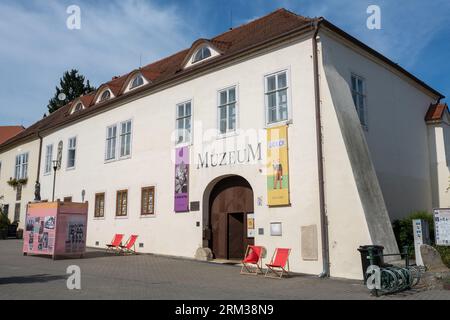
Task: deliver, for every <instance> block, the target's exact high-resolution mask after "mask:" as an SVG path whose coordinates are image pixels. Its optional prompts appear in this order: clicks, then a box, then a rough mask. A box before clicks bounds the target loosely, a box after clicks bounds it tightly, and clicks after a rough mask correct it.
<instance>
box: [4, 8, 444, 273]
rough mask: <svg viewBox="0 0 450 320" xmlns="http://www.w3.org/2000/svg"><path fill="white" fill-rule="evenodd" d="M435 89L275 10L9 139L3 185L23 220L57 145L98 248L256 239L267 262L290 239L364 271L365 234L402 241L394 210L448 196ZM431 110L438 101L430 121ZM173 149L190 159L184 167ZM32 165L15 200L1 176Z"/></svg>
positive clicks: (323, 264)
mask: <svg viewBox="0 0 450 320" xmlns="http://www.w3.org/2000/svg"><path fill="white" fill-rule="evenodd" d="M441 98H443V96H442V95H441V94H440V93H439V92H437V91H436V90H434V89H432V88H431V87H429V86H428V85H426V84H425V83H423V82H422V81H420V80H419V79H417V78H415V77H414V76H413V75H411V74H410V73H408V72H407V71H406V70H404V69H402V68H401V67H399V66H398V65H397V64H395V63H393V62H391V61H390V60H388V59H387V58H385V57H384V56H382V55H381V54H379V53H377V52H375V51H374V50H372V49H370V48H368V47H367V46H365V45H364V44H362V43H361V42H359V41H358V40H356V39H354V38H353V37H351V36H350V35H348V34H346V33H345V32H343V31H342V30H340V29H338V28H337V27H336V26H334V25H332V24H331V23H330V22H328V21H327V20H325V19H323V18H319V19H309V18H305V17H301V16H298V15H295V14H293V13H291V12H288V11H286V10H283V9H282V10H277V11H275V12H273V13H271V14H269V15H267V16H265V17H263V18H260V19H257V20H255V21H253V22H250V23H248V24H246V25H243V26H241V27H238V28H235V29H233V30H231V31H228V32H225V33H223V34H221V35H219V36H217V37H214V38H212V39H200V40H197V41H195V42H194V43H193V44H192V46H191V48H189V49H186V50H183V51H181V52H178V53H176V54H174V55H172V56H170V57H168V58H165V59H163V60H160V61H157V62H155V63H152V64H150V65H148V66H145V67H143V68H141V69H139V70H134V71H132V72H131V73H129V74H126V75H124V76H121V77H116V78H113V80H112V81H110V82H108V83H105V84H103V85H102V86H100V87H99V89H98V90H97V91H96V92H95V93H94V94H91V95H87V96H84V97H81V98H79V99H77V100H76V101H73V102H71V103H70V104H69V105H67V106H65V107H63V108H61V109H60V110H58V111H57V112H55V113H53V114H51V115H50V116H48V117H47V118H45V119H43V120H41V121H39V122H37V123H36V124H35V125H33V126H31V127H30V128H28V129H27V130H25V131H24V132H23V133H22V134H19V135H18V136H17V137H16V138H13V139H10V140H9V141H7V142H5V143H3V144H2V145H0V162H1V163H2V167H1V168H2V169H1V172H0V195H1V194H4V195H5V198H4V200H3V202H4V203H6V204H9V207H10V208H12V207H14V206H15V204H16V203H21V207H20V210H21V211H20V212H21V213H20V219H19V221H20V225H22V226H23V224H24V219H25V211H24V207H25V203H26V202H28V201H33V199H34V186H33V184H34V181H35V180H37V179H38V180H39V181H40V184H41V197H42V199H43V200H48V201H51V200H52V197H53V195H52V192H53V179H54V172H53V168H52V167H53V163H52V161H53V160H57V159H58V154H60V157H61V158H60V159H61V168H60V169H59V170H57V171H56V180H55V199H61V200H63V199H64V198H66V200H69V199H68V198H70V199H71V200H72V201H76V202H79V201H89V222H88V245H90V246H97V247H104V246H105V244H106V243H109V242H110V241H111V238H112V237H113V235H114V234H115V233H124V234H126V235H130V234H137V235H139V238H138V243H139V248H138V251H140V252H150V253H156V254H164V255H173V256H182V257H190V258H193V257H194V256H195V253H196V251H197V250H198V249H199V248H208V247H209V248H210V249H211V250H212V252H213V254H214V257H215V258H221V259H235V258H239V257H241V256H242V254H243V250H244V248H245V247H246V245H247V244H252V243H255V244H258V245H263V246H265V247H266V249H267V252H268V254H267V257H266V260H265V262H268V259H269V258H270V256H271V254H272V252H273V251H274V249H275V248H276V247H289V248H291V249H292V253H291V257H290V267H291V270H292V271H295V272H301V273H307V274H321V273H324V274H330V275H331V276H334V277H345V278H362V273H361V263H360V257H359V253H358V251H357V248H358V247H359V246H360V245H365V244H381V245H383V246H385V248H386V250H385V251H386V252H397V251H398V248H397V244H396V242H395V239H394V235H393V232H392V228H391V220H392V219H395V218H399V217H401V216H404V215H407V214H408V213H410V212H411V211H414V210H429V211H430V210H431V209H432V208H434V207H447V206H449V204H450V198H449V194H448V193H447V187H448V177H449V170H448V159H449V157H448V148H449V144H448V140H449V139H450V135H449V127H448V126H449V121H448V111H447V107H446V106H443V105H442V104H439V102H440V99H441ZM355 106H356V108H355ZM429 108H430V110H431V109H433V110H434V109H436V108H440V109H442V110H443V111H442V112H441V113H440V117H438V116H436V117H435V118H433V117H431V116H428V118H427V121H425V116H426V114H427V111H428V109H429ZM430 112H433V111H428V113H430ZM175 129H186V130H175ZM285 133H287V136H285ZM268 142H269V143H268ZM58 149H60V150H61V152H60V153H59V152H58ZM175 151H177V152H175ZM182 152H184V154H182ZM176 153H177V154H178V156H176V155H175V154H176ZM21 154H27V164H26V165H25V164H24V162H23V161H22V162H21V160H20V155H21ZM176 158H179V159H180V160H179V161H181V158H183V159H184V160H185V162H186V158H187V159H188V160H189V167H188V168H187V169H186V168H185V167H182V166H181V167H180V166H177V171H176V170H175V161H176ZM17 159H19V160H17ZM177 163H178V162H177ZM15 168H19V169H17V170H18V172H19V173H17V170H16V171H15ZM24 168H26V169H24ZM23 170H26V172H27V175H28V183H27V185H26V186H25V187H23V190H22V200H21V202H20V201H19V200H16V192H15V191H14V189H13V188H12V187H10V186H9V185H8V184H7V183H6V182H7V180H9V179H10V177H14V176H16V177H18V178H20V177H23V174H22V173H21V172H23ZM15 172H16V173H15ZM185 178H188V182H187V183H186V185H183V181H184V179H185ZM175 180H177V182H175ZM175 189H177V190H178V191H180V194H177V195H176V197H177V200H175V194H174V193H175ZM175 202H177V204H175ZM271 204H273V205H271ZM176 206H177V207H178V210H177V211H183V212H175V207H176ZM181 207H185V209H186V210H181V209H180V208H181ZM13 215H14V213H13V212H12V210H9V216H10V218H12V217H13ZM253 219H254V220H253ZM252 222H253V223H252Z"/></svg>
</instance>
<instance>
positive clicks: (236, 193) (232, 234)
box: [209, 176, 254, 259]
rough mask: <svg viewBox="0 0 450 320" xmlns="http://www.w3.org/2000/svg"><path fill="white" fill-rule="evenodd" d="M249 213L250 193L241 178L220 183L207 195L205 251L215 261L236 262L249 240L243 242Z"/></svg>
mask: <svg viewBox="0 0 450 320" xmlns="http://www.w3.org/2000/svg"><path fill="white" fill-rule="evenodd" d="M251 212H253V190H252V188H251V186H250V185H249V183H248V182H247V181H246V180H245V179H244V178H242V177H239V176H232V177H229V178H225V179H223V180H221V181H220V182H219V183H217V184H216V186H215V187H214V188H213V190H212V191H211V196H210V211H209V213H210V220H209V221H210V228H211V239H210V241H209V247H210V248H211V250H212V251H213V254H214V257H215V258H216V259H240V258H242V257H243V255H244V253H245V249H246V247H247V245H248V244H253V242H254V241H253V238H247V213H251Z"/></svg>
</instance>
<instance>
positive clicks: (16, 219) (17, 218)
mask: <svg viewBox="0 0 450 320" xmlns="http://www.w3.org/2000/svg"><path fill="white" fill-rule="evenodd" d="M19 221H20V202H19V203H16V206H15V207H14V222H19Z"/></svg>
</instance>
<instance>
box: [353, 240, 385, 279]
mask: <svg viewBox="0 0 450 320" xmlns="http://www.w3.org/2000/svg"><path fill="white" fill-rule="evenodd" d="M383 250H384V247H383V246H376V245H367V246H359V248H358V251H359V252H360V254H361V266H362V272H363V277H364V284H366V282H367V275H366V270H367V268H368V267H369V266H370V265H371V263H370V260H369V251H372V256H373V262H372V264H373V265H376V266H379V267H381V266H383V265H384V259H383V256H382V254H383Z"/></svg>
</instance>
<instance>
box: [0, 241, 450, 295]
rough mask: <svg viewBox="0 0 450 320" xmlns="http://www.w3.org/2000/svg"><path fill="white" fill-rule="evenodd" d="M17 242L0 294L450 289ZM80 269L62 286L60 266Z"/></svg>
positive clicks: (5, 253)
mask: <svg viewBox="0 0 450 320" xmlns="http://www.w3.org/2000/svg"><path fill="white" fill-rule="evenodd" d="M21 244H22V242H21V241H18V240H3V241H0V300H3V299H214V300H217V299H282V300H289V299H450V291H443V290H433V291H419V292H417V291H410V292H407V293H403V294H401V295H395V296H389V297H383V298H375V297H372V296H370V294H369V292H368V290H367V289H366V288H365V287H364V285H363V284H362V282H360V281H350V280H341V279H324V280H321V279H318V278H317V277H312V276H301V275H297V276H294V277H292V278H289V279H283V280H276V279H265V278H263V277H259V276H258V277H255V276H241V275H239V268H238V267H237V266H231V265H223V264H213V263H207V262H198V261H191V260H183V259H174V258H168V257H161V256H155V255H135V256H115V255H107V254H105V253H104V252H103V251H99V250H93V249H90V250H88V252H87V253H86V255H85V257H84V258H83V259H76V260H75V259H65V260H56V261H53V260H52V259H50V258H48V257H41V256H23V255H22V253H21ZM69 265H78V266H79V267H80V268H81V286H82V288H81V290H68V289H67V287H66V279H67V277H68V275H67V274H66V268H67V267H68V266H69Z"/></svg>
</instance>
